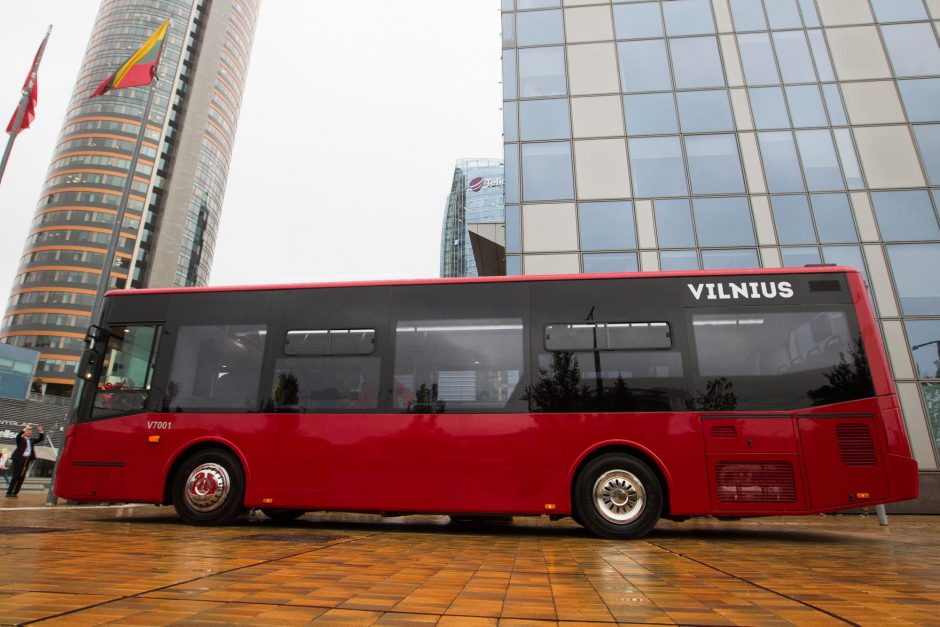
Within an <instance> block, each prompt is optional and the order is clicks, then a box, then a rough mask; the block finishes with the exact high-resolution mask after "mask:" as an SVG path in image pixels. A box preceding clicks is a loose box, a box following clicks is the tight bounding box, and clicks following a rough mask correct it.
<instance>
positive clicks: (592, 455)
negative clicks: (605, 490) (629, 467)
mask: <svg viewBox="0 0 940 627" xmlns="http://www.w3.org/2000/svg"><path fill="white" fill-rule="evenodd" d="M608 453H625V454H627V455H632V456H633V457H636V458H637V459H639V460H640V461H642V462H643V463H645V464H646V465H647V466H649V468H650V470H652V471H653V473H654V474H655V475H656V478H657V479H658V480H659V484H660V486H661V487H662V489H663V511H662V514H661V515H662V516H668V515H670V513H671V510H672V502H671V494H672V490H671V489H670V476H669V473H668V472H667V470H666V467H665V466H664V465H663V463H662V461H660V459H659V458H658V457H656V456H655V455H654V454H653V453H652V452H651V451H649V450H648V449H646V448H645V447H643V446H640V445H639V444H636V443H635V442H626V441H615V442H602V443H599V444H597V445H596V446H594V447H593V448H590V449H588V450H586V451H584V453H582V454H581V456H580V457H579V458H578V459H577V461H576V462H575V463H574V464H573V465H572V467H571V470H570V471H569V473H568V501H569V503H570V509H571V511H572V512H573V511H574V509H575V502H576V501H575V497H574V487H575V482H576V481H577V478H578V475H579V474H580V473H581V471H582V470H583V469H584V467H585V466H586V465H587V464H588V463H590V462H591V461H592V460H594V459H597V458H598V457H600V456H601V455H606V454H608Z"/></svg>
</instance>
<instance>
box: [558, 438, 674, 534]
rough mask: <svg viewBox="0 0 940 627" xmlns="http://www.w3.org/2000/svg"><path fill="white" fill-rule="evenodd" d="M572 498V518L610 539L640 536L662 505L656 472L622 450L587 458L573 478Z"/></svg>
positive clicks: (653, 525) (649, 526) (657, 517)
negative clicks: (573, 501) (574, 515)
mask: <svg viewBox="0 0 940 627" xmlns="http://www.w3.org/2000/svg"><path fill="white" fill-rule="evenodd" d="M574 498H575V503H574V505H575V508H576V511H577V515H576V518H575V520H577V521H578V522H580V523H581V524H582V525H584V526H585V527H586V528H587V529H588V531H590V532H591V533H593V534H595V535H597V536H600V537H602V538H609V539H611V540H632V539H635V538H642V537H643V536H645V535H646V534H647V533H649V531H650V530H651V529H652V528H653V527H655V526H656V521H657V520H659V515H660V513H661V512H662V508H663V490H662V486H661V485H660V483H659V479H658V478H657V477H656V474H655V473H654V472H653V471H652V470H651V469H650V467H649V466H647V465H646V464H645V463H644V462H642V461H641V460H639V459H637V458H636V457H633V456H632V455H627V454H625V453H608V454H606V455H601V456H600V457H597V458H595V459H592V460H591V461H589V462H588V463H587V465H586V466H585V467H584V468H583V469H582V470H581V472H580V473H579V474H578V478H577V479H576V480H575V489H574Z"/></svg>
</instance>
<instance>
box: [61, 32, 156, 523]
mask: <svg viewBox="0 0 940 627" xmlns="http://www.w3.org/2000/svg"><path fill="white" fill-rule="evenodd" d="M166 40H167V38H166V37H164V38H163V41H161V42H160V53H159V55H158V56H157V63H156V65H155V66H154V68H153V77H152V78H151V79H150V91H149V93H148V94H147V104H146V105H145V106H144V113H143V115H142V116H141V118H140V128H139V129H138V131H137V141H136V142H135V143H134V151H133V152H132V153H131V162H130V165H129V166H128V168H127V178H126V179H124V190H123V191H122V192H121V202H120V204H118V210H117V214H116V215H115V217H114V227H113V228H112V229H111V240H110V241H109V242H108V252H106V253H105V256H104V264H103V265H102V267H101V276H100V277H99V279H98V291H97V292H95V302H94V305H93V307H92V310H91V317H90V318H89V323H90V325H91V326H94V325H96V324H98V318H100V317H101V310H102V308H103V306H104V295H105V293H106V292H107V291H108V284H109V283H110V282H111V269H112V268H113V267H114V257H115V256H116V254H117V248H118V241H119V240H120V239H121V227H123V226H124V216H125V215H126V214H127V201H128V200H129V199H130V196H131V187H132V186H133V185H134V175H135V174H136V173H137V161H138V159H139V158H140V149H141V147H142V146H143V143H144V135H145V134H146V132H147V123H148V122H149V121H150V109H151V108H152V107H153V96H154V94H155V93H156V92H157V83H159V82H160V61H161V60H163V49H164V47H165V46H166ZM146 210H147V208H146V207H144V209H143V211H141V220H143V219H144V217H145V215H146ZM131 262H133V259H131ZM133 272H134V268H133V267H129V268H128V270H127V282H128V283H129V282H130V280H131V278H132V276H133ZM89 337H90V339H89V341H90V342H98V341H99V340H97V339H95V338H93V337H91V336H90V335H89ZM89 348H93V347H92V346H91V345H89ZM80 389H81V386H78V385H76V386H75V387H74V388H73V389H72V394H73V395H74V394H77V393H78V392H79V390H80ZM73 404H74V402H73ZM58 474H59V464H58V460H56V465H55V468H54V469H53V471H52V482H51V483H50V484H49V493H48V494H47V495H46V505H55V504H56V503H58V502H59V497H57V496H56V495H55V483H56V478H57V475H58Z"/></svg>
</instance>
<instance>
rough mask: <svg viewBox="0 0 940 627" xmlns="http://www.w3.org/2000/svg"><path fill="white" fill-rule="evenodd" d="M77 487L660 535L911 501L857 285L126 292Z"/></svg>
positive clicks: (216, 507) (87, 424) (598, 279)
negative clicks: (709, 524)
mask: <svg viewBox="0 0 940 627" xmlns="http://www.w3.org/2000/svg"><path fill="white" fill-rule="evenodd" d="M89 338H90V341H89V345H90V348H89V349H88V350H86V352H85V354H84V355H83V358H82V361H81V364H80V367H79V380H80V381H81V384H80V385H81V386H82V388H81V390H80V391H77V392H76V396H75V398H76V403H75V407H74V409H73V412H72V419H71V422H70V426H69V429H68V435H67V439H66V443H65V447H64V451H63V455H62V458H61V461H60V469H59V474H58V479H57V482H56V494H57V495H58V496H60V497H63V498H66V499H69V500H72V501H95V502H142V503H158V504H171V503H172V504H173V505H174V506H175V508H176V510H177V512H178V514H179V516H180V517H181V518H182V519H183V520H185V521H187V522H189V523H194V524H213V525H214V524H224V523H228V522H230V521H232V520H233V519H234V518H235V517H236V516H238V515H239V514H240V513H242V512H244V511H245V510H246V509H257V508H260V509H262V510H263V511H264V512H266V513H267V514H269V515H270V516H271V517H273V518H276V519H291V518H294V517H297V516H299V515H301V514H303V513H304V512H307V511H319V510H333V511H356V512H377V513H387V514H392V513H394V515H401V514H404V513H440V514H450V515H452V516H454V517H473V516H503V517H504V516H507V515H545V514H547V515H550V516H553V517H562V516H571V517H572V518H574V519H575V520H576V521H578V522H579V523H580V524H582V525H583V526H585V527H586V528H587V529H589V530H590V531H592V532H593V533H595V534H597V535H599V536H602V537H606V538H637V537H641V536H643V535H644V534H646V533H647V532H648V531H649V530H650V529H652V528H653V526H654V525H655V524H656V522H657V520H658V519H659V518H660V517H666V518H669V519H673V520H683V519H685V518H687V517H690V516H700V515H711V516H727V517H744V516H767V515H783V514H786V515H793V514H812V513H817V512H831V511H837V510H844V509H851V508H857V507H860V506H871V505H876V504H880V503H888V502H893V501H899V500H905V499H912V498H915V497H916V496H917V492H918V476H917V467H916V464H915V462H914V460H913V459H912V457H911V451H910V447H909V444H908V441H907V436H906V432H905V428H904V423H903V421H902V417H901V414H900V411H899V405H898V399H897V396H896V394H895V390H894V387H893V384H892V380H891V375H890V371H889V369H888V364H887V361H886V358H885V353H884V350H883V348H882V345H881V342H880V337H879V331H878V327H877V325H876V323H875V320H874V318H873V316H872V312H871V308H870V304H869V301H868V297H867V295H866V291H865V287H864V284H863V282H862V279H861V277H860V275H859V273H858V272H857V271H856V270H853V269H849V268H836V267H809V268H801V269H785V270H734V271H711V272H699V271H696V272H661V273H643V274H620V275H578V276H551V277H548V276H546V277H534V276H533V277H500V278H480V279H449V280H446V279H442V280H424V281H394V282H374V283H356V284H342V285H340V284H318V285H289V286H263V287H221V288H205V289H152V290H128V291H113V292H110V293H109V294H108V296H107V298H106V301H105V304H104V307H103V313H102V318H101V320H100V321H98V324H96V325H94V326H93V327H92V328H91V329H90V331H89Z"/></svg>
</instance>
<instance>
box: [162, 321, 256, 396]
mask: <svg viewBox="0 0 940 627" xmlns="http://www.w3.org/2000/svg"><path fill="white" fill-rule="evenodd" d="M266 337H267V329H266V327H265V326H264V325H204V326H183V327H180V328H179V330H178V332H177V337H176V344H175V347H174V350H173V364H172V366H171V367H170V376H169V383H168V384H167V391H166V394H165V396H164V401H163V404H164V407H163V411H187V410H213V409H215V410H226V409H239V410H243V411H252V410H257V409H258V400H257V399H258V389H259V386H260V379H261V365H262V358H263V356H264V344H265V338H266Z"/></svg>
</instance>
